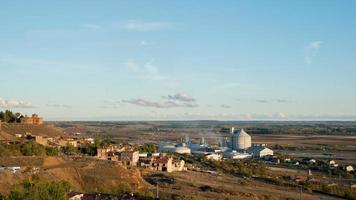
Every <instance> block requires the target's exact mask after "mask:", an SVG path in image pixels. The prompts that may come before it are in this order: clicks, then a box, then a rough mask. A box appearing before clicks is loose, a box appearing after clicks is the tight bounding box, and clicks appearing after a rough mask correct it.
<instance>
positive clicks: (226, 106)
mask: <svg viewBox="0 0 356 200" xmlns="http://www.w3.org/2000/svg"><path fill="white" fill-rule="evenodd" d="M220 107H221V108H232V107H231V106H229V105H226V104H221V105H220Z"/></svg>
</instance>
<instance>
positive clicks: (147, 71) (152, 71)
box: [124, 60, 168, 80]
mask: <svg viewBox="0 0 356 200" xmlns="http://www.w3.org/2000/svg"><path fill="white" fill-rule="evenodd" d="M124 64H125V66H126V68H127V69H128V70H129V71H131V72H133V73H135V74H136V75H137V76H138V77H139V78H142V79H150V80H167V79H168V77H166V76H162V75H161V74H160V73H159V70H158V67H157V66H156V65H154V64H153V60H151V61H148V62H146V63H144V64H139V63H137V62H135V61H133V60H129V61H127V62H125V63H124Z"/></svg>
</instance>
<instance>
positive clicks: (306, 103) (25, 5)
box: [0, 0, 356, 120]
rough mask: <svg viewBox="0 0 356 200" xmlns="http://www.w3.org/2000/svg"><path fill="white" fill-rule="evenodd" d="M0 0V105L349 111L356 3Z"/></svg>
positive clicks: (151, 113) (240, 112)
mask: <svg viewBox="0 0 356 200" xmlns="http://www.w3.org/2000/svg"><path fill="white" fill-rule="evenodd" d="M0 8H1V9H0V83H1V84H0V110H5V109H10V110H13V111H16V112H21V113H23V114H32V113H39V114H40V115H41V116H43V117H44V118H45V119H46V120H356V12H355V9H356V1H351V0H350V1H338V0H313V1H310V0H298V1H284V0H280V1H278V0H271V1H264V0H260V1H254V0H251V1H238V0H230V1H228V0H224V1H213V0H197V1H190V0H175V1H173V0H172V1H164V0H162V1H158V0H157V1H155V0H148V1H132V0H127V1H118V0H112V1H110V0H107V1H94V0H89V1H87V0H77V1H72V0H63V1H56V0H48V1H36V0H33V1H25V0H22V1H19V0H3V1H1V2H0Z"/></svg>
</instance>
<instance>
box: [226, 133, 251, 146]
mask: <svg viewBox="0 0 356 200" xmlns="http://www.w3.org/2000/svg"><path fill="white" fill-rule="evenodd" d="M231 147H232V149H233V150H245V149H248V148H250V147H251V136H250V135H249V134H247V133H246V132H245V131H244V129H241V130H239V131H237V132H235V133H233V134H232V136H231Z"/></svg>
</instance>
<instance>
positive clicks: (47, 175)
mask: <svg viewBox="0 0 356 200" xmlns="http://www.w3.org/2000/svg"><path fill="white" fill-rule="evenodd" d="M32 159H35V157H32ZM36 160H38V159H36ZM40 160H42V163H41V164H39V163H38V164H39V165H37V166H40V169H41V170H40V172H39V173H38V174H37V175H38V177H39V179H40V180H43V181H46V180H47V181H53V180H55V181H58V180H65V181H68V182H69V183H70V184H71V185H72V186H73V187H74V188H75V190H76V191H79V192H97V191H101V192H106V193H113V192H115V191H116V190H117V189H118V187H120V185H121V184H123V183H125V184H128V185H130V186H131V187H132V188H138V189H144V188H147V187H149V185H148V184H147V183H145V182H144V180H143V179H142V177H141V173H140V172H139V171H138V170H136V169H135V170H130V169H126V168H124V167H123V166H121V165H118V164H117V163H114V162H110V161H105V160H97V159H95V158H67V159H65V158H61V157H45V158H42V159H40ZM18 164H20V163H18ZM29 177H31V173H30V172H25V173H16V174H10V173H0V185H1V186H4V187H1V188H0V193H3V194H4V193H7V192H9V190H10V189H11V185H14V184H16V183H20V182H21V181H22V180H25V179H28V178H29ZM5 186H6V187H5Z"/></svg>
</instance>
